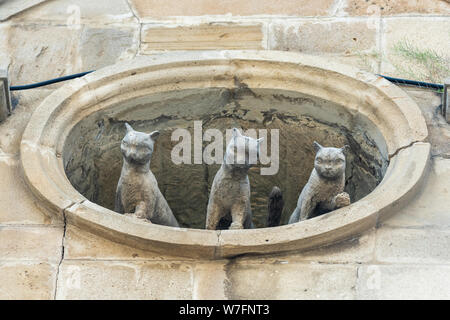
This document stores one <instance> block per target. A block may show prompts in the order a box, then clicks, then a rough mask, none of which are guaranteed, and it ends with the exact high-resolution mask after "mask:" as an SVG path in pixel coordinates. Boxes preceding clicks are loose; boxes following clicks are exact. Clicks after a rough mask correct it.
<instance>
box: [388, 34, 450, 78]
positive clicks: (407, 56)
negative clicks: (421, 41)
mask: <svg viewBox="0 0 450 320" xmlns="http://www.w3.org/2000/svg"><path fill="white" fill-rule="evenodd" d="M389 60H390V62H391V64H392V65H393V66H394V67H395V68H396V69H397V71H398V72H399V73H400V74H402V75H404V76H405V77H407V78H409V79H413V80H419V81H426V82H435V83H442V82H443V81H444V78H446V77H448V76H449V75H450V57H449V56H445V55H444V54H441V53H439V52H437V51H435V50H433V49H429V48H421V47H418V46H417V45H415V44H413V43H411V42H410V41H408V40H402V41H399V42H397V43H396V44H395V45H394V46H393V47H392V56H391V57H390V59H389Z"/></svg>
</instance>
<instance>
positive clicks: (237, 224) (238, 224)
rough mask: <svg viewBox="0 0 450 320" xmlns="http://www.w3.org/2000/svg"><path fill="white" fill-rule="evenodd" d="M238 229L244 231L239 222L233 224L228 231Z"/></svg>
mask: <svg viewBox="0 0 450 320" xmlns="http://www.w3.org/2000/svg"><path fill="white" fill-rule="evenodd" d="M237 229H244V226H243V225H242V223H239V222H233V223H232V224H231V225H230V227H229V228H228V230H237Z"/></svg>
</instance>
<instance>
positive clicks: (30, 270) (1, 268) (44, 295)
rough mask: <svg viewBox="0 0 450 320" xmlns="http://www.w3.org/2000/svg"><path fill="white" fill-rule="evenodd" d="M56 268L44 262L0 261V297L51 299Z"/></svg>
mask: <svg viewBox="0 0 450 320" xmlns="http://www.w3.org/2000/svg"><path fill="white" fill-rule="evenodd" d="M57 269H58V265H56V264H48V263H46V262H18V261H15V262H2V263H0V283H1V284H2V285H1V286H0V299H2V300H3V299H8V300H10V299H18V300H19V299H20V300H22V299H24V300H30V299H34V300H37V299H53V297H54V294H55V282H56V273H57Z"/></svg>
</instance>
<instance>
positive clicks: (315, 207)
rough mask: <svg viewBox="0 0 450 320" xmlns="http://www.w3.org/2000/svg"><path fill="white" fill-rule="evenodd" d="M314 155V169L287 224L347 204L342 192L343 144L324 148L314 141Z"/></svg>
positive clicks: (344, 194)
mask: <svg viewBox="0 0 450 320" xmlns="http://www.w3.org/2000/svg"><path fill="white" fill-rule="evenodd" d="M314 147H315V149H316V158H315V160H314V169H313V170H312V173H311V175H310V177H309V180H308V182H307V183H306V185H305V187H304V188H303V190H302V192H301V193H300V196H299V198H298V201H297V207H296V208H295V210H294V212H293V213H292V215H291V217H290V218H289V224H291V223H295V222H298V221H302V220H306V219H309V218H311V217H313V216H315V215H319V214H323V213H326V212H329V211H332V210H335V209H338V208H341V207H344V206H348V205H349V204H350V196H349V195H348V193H346V192H344V186H345V155H344V151H345V149H346V148H348V146H344V147H343V148H325V147H322V146H321V145H320V144H318V143H317V142H314Z"/></svg>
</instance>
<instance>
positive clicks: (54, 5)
mask: <svg viewBox="0 0 450 320" xmlns="http://www.w3.org/2000/svg"><path fill="white" fill-rule="evenodd" d="M14 1H17V0H14ZM10 2H12V1H10ZM20 2H25V1H20ZM35 2H37V1H35ZM40 2H43V1H40ZM78 19H79V21H77V20H78ZM135 20H136V19H135V18H134V16H133V13H132V12H131V10H130V7H129V6H128V4H127V0H96V1H90V0H58V1H46V2H45V3H43V4H41V5H39V6H35V7H34V8H32V9H30V10H27V11H25V12H23V13H21V14H19V15H17V16H15V17H14V19H13V21H21V22H23V21H58V22H60V23H64V24H68V25H73V26H76V25H77V23H79V22H81V23H89V22H95V23H97V24H98V23H102V22H103V23H113V22H116V23H120V24H122V25H124V24H127V23H130V22H134V21H135Z"/></svg>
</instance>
